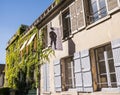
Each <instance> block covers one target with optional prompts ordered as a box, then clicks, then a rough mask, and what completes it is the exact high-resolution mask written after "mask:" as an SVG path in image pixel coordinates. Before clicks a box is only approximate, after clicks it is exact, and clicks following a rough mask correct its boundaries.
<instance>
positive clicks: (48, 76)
mask: <svg viewBox="0 0 120 95" xmlns="http://www.w3.org/2000/svg"><path fill="white" fill-rule="evenodd" d="M46 78H47V80H46V82H47V88H46V89H47V91H49V90H50V74H49V63H47V64H46Z"/></svg>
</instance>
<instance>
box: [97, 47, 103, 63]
mask: <svg viewBox="0 0 120 95" xmlns="http://www.w3.org/2000/svg"><path fill="white" fill-rule="evenodd" d="M97 54H98V60H99V61H100V60H104V48H98V49H97Z"/></svg>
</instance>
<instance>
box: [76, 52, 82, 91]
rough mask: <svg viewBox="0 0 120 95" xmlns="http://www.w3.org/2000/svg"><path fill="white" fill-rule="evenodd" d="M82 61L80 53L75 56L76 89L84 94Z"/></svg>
mask: <svg viewBox="0 0 120 95" xmlns="http://www.w3.org/2000/svg"><path fill="white" fill-rule="evenodd" d="M81 68H82V66H81V59H80V53H79V52H78V53H75V54H74V75H75V88H76V90H77V91H81V92H83V80H82V70H81Z"/></svg>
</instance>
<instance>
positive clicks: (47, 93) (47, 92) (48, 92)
mask: <svg viewBox="0 0 120 95" xmlns="http://www.w3.org/2000/svg"><path fill="white" fill-rule="evenodd" d="M43 94H45V95H49V94H51V92H50V91H46V92H43Z"/></svg>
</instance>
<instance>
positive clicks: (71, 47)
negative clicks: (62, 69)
mask: <svg viewBox="0 0 120 95" xmlns="http://www.w3.org/2000/svg"><path fill="white" fill-rule="evenodd" d="M74 53H75V43H74V42H73V40H72V39H69V40H68V54H69V55H74Z"/></svg>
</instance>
